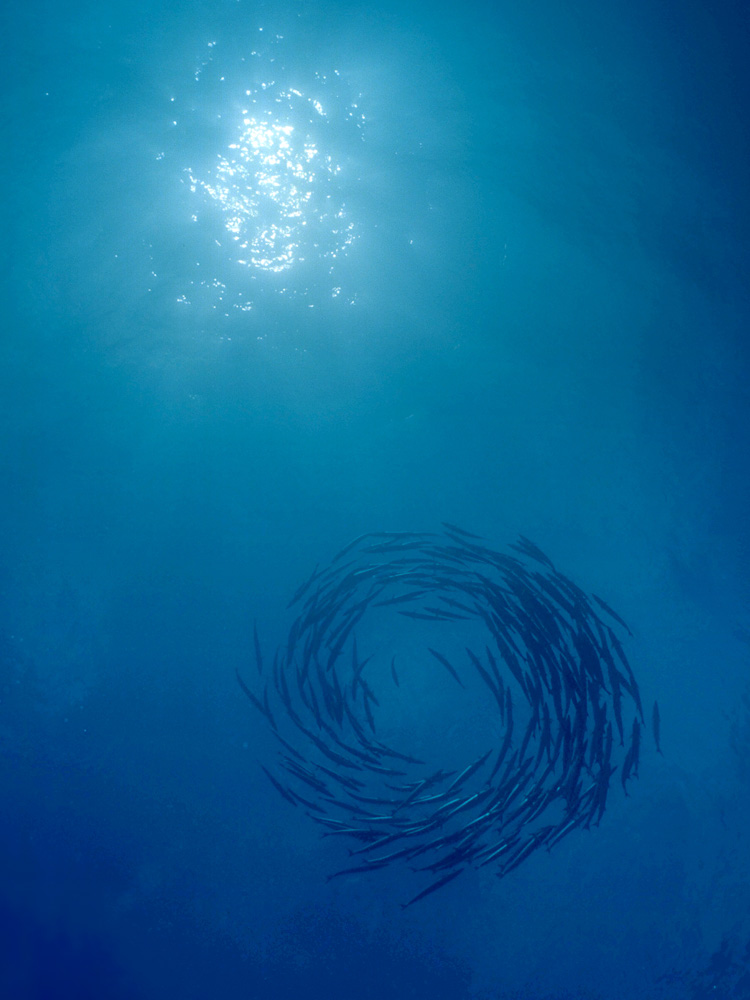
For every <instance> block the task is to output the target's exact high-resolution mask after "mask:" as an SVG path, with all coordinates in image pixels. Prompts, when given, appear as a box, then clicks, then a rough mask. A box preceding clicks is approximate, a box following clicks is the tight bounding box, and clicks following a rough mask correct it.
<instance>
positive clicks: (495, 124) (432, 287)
mask: <svg viewBox="0 0 750 1000" xmlns="http://www.w3.org/2000/svg"><path fill="white" fill-rule="evenodd" d="M2 21H3V38H4V54H3V59H2V67H1V68H0V73H1V74H2V96H1V103H0V115H1V116H2V137H3V138H2V155H1V157H0V170H1V175H2V191H3V196H4V197H3V208H2V230H1V231H2V240H1V241H0V247H1V248H2V249H1V252H2V271H1V274H2V277H1V279H0V280H1V281H2V300H1V305H0V309H1V311H0V315H1V316H2V321H0V421H1V428H2V432H1V437H0V463H1V466H0V483H1V484H2V488H1V490H0V545H1V551H2V561H1V563H0V565H1V567H2V569H1V575H0V598H1V600H0V794H1V798H0V872H1V875H0V996H2V997H3V998H5V997H8V998H9V1000H42V998H43V1000H51V998H58V997H59V998H63V997H64V998H68V997H71V998H77V1000H88V998H97V1000H98V998H102V997H109V998H118V1000H119V998H123V1000H124V998H127V1000H130V998H139V1000H140V998H143V1000H152V998H154V1000H155V998H163V997H180V998H204V997H222V998H224V997H226V998H231V1000H233V998H240V997H241V998H245V997H247V998H253V1000H287V998H298V997H305V998H326V1000H350V998H353V997H357V998H363V1000H370V998H373V1000H375V998H378V1000H380V998H386V997H395V998H423V997H430V998H434V1000H469V998H471V1000H510V998H513V1000H521V998H523V1000H552V998H555V1000H563V998H571V1000H572V998H587V1000H623V998H628V1000H630V998H649V1000H650V998H654V1000H657V998H668V1000H672V998H675V1000H681V998H693V1000H694V998H696V997H708V996H712V997H713V996H717V997H722V998H725V997H727V998H729V997H732V998H740V997H741V998H747V997H750V840H749V839H748V837H747V829H748V823H749V821H750V765H749V764H748V761H749V760H750V702H749V701H748V692H749V691H750V586H749V585H748V570H747V567H748V564H749V563H750V519H749V518H748V509H749V508H750V489H749V487H750V463H749V462H748V455H749V454H750V401H749V398H748V389H747V386H748V382H749V378H748V376H749V375H750V340H749V339H748V319H749V318H750V308H749V306H748V292H747V289H748V287H749V286H748V273H747V272H748V251H747V240H748V221H749V218H748V210H749V208H750V198H749V195H748V187H747V182H746V177H747V170H748V162H749V160H748V153H749V149H748V147H749V145H750V134H749V129H748V98H749V96H750V74H749V73H748V70H747V57H748V13H747V8H746V7H745V5H740V4H736V5H732V4H731V3H717V4H713V5H708V6H706V5H702V4H698V3H685V2H677V0H665V2H664V3H661V4H648V3H645V2H635V3H633V2H629V3H625V2H617V3H614V4H604V5H603V4H601V3H594V2H589V0H585V2H583V3H575V4H559V3H554V2H539V3H536V2H532V3H528V4H517V3H514V4H511V3H492V4H485V3H478V2H472V0H470V2H469V3H466V4H462V5H457V6H455V7H453V6H449V5H444V4H439V5H436V4H434V3H430V4H417V3H399V4H395V3H394V4H384V5H375V6H373V5H366V4H354V3H351V4H347V3H336V2H333V0H332V2H330V3H323V2H312V0H311V2H304V3H288V4H282V3H256V4H253V3H250V2H248V0H237V2H234V0H233V2H229V0H214V2H199V0H195V2H182V3H172V4H170V3H161V2H149V3H145V2H135V3H127V4H122V5H117V4H115V3H107V2H105V3H96V4H95V3H83V2H75V3H72V4H59V3H54V4H53V3H49V2H42V0H30V2H28V3H24V4H14V5H12V6H10V5H6V9H5V10H4V11H3V14H2ZM261 29H262V30H261ZM253 102H254V103H253ZM315 102H317V105H316V103H315ZM243 123H244V124H243ZM285 128H287V129H291V131H287V132H284V131H283V130H284V129H285ZM243 130H244V131H243ZM243 136H244V137H243ZM283 143H286V145H283ZM274 157H275V159H274ZM221 158H223V161H222V159H221ZM222 163H223V165H222ZM193 189H194V190H193ZM235 237H237V238H235ZM444 520H448V521H453V522H456V523H458V524H459V525H462V526H463V527H465V528H466V529H468V530H471V531H475V532H478V533H480V534H482V535H484V536H485V537H486V538H487V539H488V543H489V544H491V545H492V546H493V547H497V548H503V547H504V546H505V545H507V543H509V542H511V541H513V539H515V538H516V537H517V536H518V534H519V533H522V534H524V535H526V536H528V537H530V538H532V539H534V540H535V541H536V542H537V543H538V544H539V545H540V546H541V547H542V548H543V549H544V550H545V552H547V553H548V554H549V555H550V556H551V557H552V558H554V560H555V563H556V565H557V566H558V567H559V568H560V569H561V571H562V572H564V573H565V574H566V575H568V576H570V577H571V578H572V579H574V580H575V581H576V582H577V583H578V584H579V585H580V586H581V587H583V588H584V589H585V590H587V591H594V592H595V593H597V594H600V595H602V596H603V597H605V598H606V600H607V601H608V602H609V603H610V604H611V605H612V606H613V607H614V608H616V609H617V610H618V612H619V613H620V614H621V615H623V616H624V617H625V618H626V619H627V620H628V622H629V623H630V624H631V626H632V629H633V632H634V636H633V638H632V639H629V641H628V644H627V651H628V655H629V657H630V661H631V663H632V665H633V669H634V671H635V673H636V675H637V677H638V680H639V682H640V686H641V691H642V693H643V697H644V702H646V703H647V705H648V706H650V705H651V703H652V702H653V700H654V699H658V701H659V704H660V706H661V716H662V745H663V749H664V758H663V759H662V758H661V757H659V756H657V755H656V754H655V753H654V747H653V743H652V741H650V740H648V741H644V749H643V759H642V762H641V768H640V780H639V781H638V782H636V783H634V784H632V785H631V786H630V788H629V792H630V794H629V797H625V796H624V795H623V793H622V788H621V786H620V783H619V782H618V781H617V780H614V781H613V787H612V792H611V795H610V799H609V803H608V807H607V812H606V814H605V817H604V819H603V821H602V823H601V825H600V826H599V827H598V828H592V829H591V830H588V831H586V830H576V831H574V832H573V833H572V834H571V835H570V836H568V837H567V838H566V839H564V840H563V841H561V843H560V844H559V845H557V847H556V848H555V849H554V850H553V851H552V852H551V853H549V854H548V853H546V852H538V853H537V854H535V855H533V856H532V857H531V858H529V859H528V861H527V862H526V863H525V864H522V865H520V866H519V867H518V868H517V869H516V870H515V871H513V872H512V873H510V874H509V875H508V876H507V877H506V878H503V879H498V878H496V877H495V875H494V873H493V870H492V869H491V868H483V869H481V870H480V871H479V872H471V871H470V872H467V873H465V874H464V875H463V876H462V877H461V878H460V879H458V880H456V881H455V882H454V883H452V884H451V885H450V886H447V887H446V888H445V889H444V890H442V891H441V892H438V893H435V894H434V895H432V896H431V897H429V898H428V899H425V900H424V901H422V902H421V903H420V904H419V905H415V906H414V907H413V908H410V909H408V910H406V911H404V912H402V910H401V908H400V906H399V903H401V902H403V901H404V899H405V898H408V897H409V896H411V895H412V894H413V892H414V886H413V884H412V882H411V881H409V880H408V876H410V873H408V871H407V872H404V870H403V869H398V868H394V869H392V870H391V869H384V870H382V871H378V872H374V873H372V874H368V875H367V876H353V877H351V878H349V879H343V878H342V879H336V880H335V881H333V882H331V883H326V881H325V876H326V875H327V874H328V873H330V872H331V871H333V870H336V868H340V867H342V865H343V863H345V862H346V860H347V858H348V855H347V852H346V848H345V847H344V846H343V845H342V844H341V843H335V842H334V840H335V838H330V839H321V837H320V830H319V828H317V827H316V826H315V825H314V824H313V823H311V822H309V821H308V820H307V819H306V818H305V817H304V816H303V815H302V814H301V812H300V811H299V810H294V809H292V808H291V807H290V806H289V805H288V804H287V803H286V802H284V801H283V800H281V799H280V798H279V796H278V795H277V794H276V793H275V791H274V789H273V788H272V787H271V786H270V784H269V783H268V782H267V781H266V779H265V777H264V775H263V773H262V771H261V770H260V768H259V766H258V761H259V760H268V758H269V756H271V755H273V754H275V753H276V750H275V748H274V746H273V744H272V738H271V736H270V735H269V733H268V731H267V729H266V728H264V727H263V726H262V725H261V721H262V720H260V719H259V717H258V715H257V714H256V713H255V712H254V711H253V709H252V706H250V705H249V703H248V702H247V700H246V699H245V698H244V697H243V695H242V692H241V691H240V689H239V687H238V685H237V682H236V679H235V669H237V668H239V669H241V670H243V671H247V670H248V669H251V668H252V658H253V654H252V649H253V621H254V620H257V623H258V631H259V634H260V637H261V641H262V643H263V645H264V648H265V649H266V651H267V655H269V656H270V655H271V653H272V651H273V649H274V647H275V646H276V645H278V644H280V643H283V642H284V641H285V629H287V628H288V618H287V617H286V616H285V614H286V613H285V610H284V609H285V606H286V604H287V601H288V600H289V598H290V597H291V595H292V594H293V593H294V591H295V589H296V588H297V587H298V586H299V584H300V583H301V582H302V581H303V580H305V579H306V578H307V577H308V576H309V574H310V573H311V571H312V570H313V568H314V566H315V565H316V564H317V563H321V564H322V565H325V564H326V563H327V562H328V561H329V560H330V559H331V558H332V557H333V555H334V554H335V553H336V552H337V551H338V550H339V549H340V548H341V547H342V546H343V545H345V544H346V543H347V542H348V541H350V540H351V539H352V538H354V537H355V536H357V535H359V534H361V533H362V532H367V531H381V530H397V531H405V530H434V529H436V528H437V527H438V526H439V524H440V522H441V521H444ZM389 641H390V636H387V635H386V636H384V637H383V644H384V646H387V645H388V643H389ZM408 709H409V711H410V712H411V713H413V717H414V725H415V728H416V727H418V728H419V731H420V732H424V731H429V729H430V726H431V718H430V714H429V713H430V706H429V703H428V702H423V701H421V700H420V701H417V702H416V703H414V704H413V705H411V706H408ZM466 724H467V720H465V719H464V720H461V719H460V718H459V720H458V722H457V725H464V726H466ZM469 724H470V722H469ZM434 735H435V744H436V747H440V749H441V751H442V752H444V751H445V749H446V745H447V746H448V748H450V739H447V740H446V736H445V733H444V732H443V731H442V730H440V729H439V727H438V726H437V724H436V726H435V734H434Z"/></svg>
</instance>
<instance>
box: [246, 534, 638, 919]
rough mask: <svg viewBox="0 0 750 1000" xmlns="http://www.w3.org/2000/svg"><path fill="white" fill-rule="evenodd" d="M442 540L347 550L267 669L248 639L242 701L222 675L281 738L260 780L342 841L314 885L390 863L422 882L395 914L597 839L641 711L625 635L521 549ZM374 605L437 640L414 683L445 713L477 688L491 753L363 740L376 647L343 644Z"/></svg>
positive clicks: (300, 594) (537, 553) (623, 775)
mask: <svg viewBox="0 0 750 1000" xmlns="http://www.w3.org/2000/svg"><path fill="white" fill-rule="evenodd" d="M443 527H444V530H443V531H442V532H440V533H434V532H433V533H413V532H373V533H369V534H367V535H363V536H361V537H360V538H358V539H356V540H355V541H354V542H352V543H351V544H350V545H347V546H346V547H345V548H344V549H342V550H341V552H339V553H338V554H337V555H336V556H335V557H334V559H333V560H332V562H331V563H330V565H329V566H327V567H325V568H324V569H322V570H318V569H317V568H316V571H315V572H314V573H313V575H312V576H311V577H310V579H309V580H307V581H306V582H305V583H304V584H303V585H302V586H301V587H300V588H299V590H298V591H297V593H296V594H295V595H294V597H293V598H292V600H291V601H290V605H289V606H290V607H293V608H294V609H295V613H296V618H294V621H293V623H292V625H291V628H290V631H289V635H288V637H287V640H286V642H285V643H284V644H283V645H282V646H280V647H279V649H278V650H277V652H276V656H275V658H274V662H273V664H272V665H271V666H270V667H267V668H266V669H265V670H264V667H263V657H262V652H261V647H260V643H259V641H258V634H257V631H256V632H255V656H256V664H257V669H258V686H257V687H256V688H255V691H253V690H251V689H250V687H249V686H248V684H247V683H246V681H245V680H243V678H242V677H241V676H240V675H239V674H238V679H239V681H240V684H241V686H242V688H243V690H244V692H245V694H246V695H247V697H248V698H249V699H250V700H251V701H252V703H253V705H254V706H255V708H256V709H257V710H258V711H259V712H261V713H262V715H263V716H264V717H265V718H266V720H267V722H268V723H269V725H270V726H271V728H272V731H273V733H274V734H275V736H276V737H277V739H278V741H279V756H278V760H277V761H276V762H275V766H274V767H273V768H272V769H268V768H265V767H264V768H263V769H264V771H265V773H266V774H267V776H268V778H269V779H270V780H271V782H272V783H273V785H274V787H275V788H276V789H277V791H278V792H279V793H280V794H281V795H282V796H283V797H284V798H285V799H286V800H287V801H288V802H289V803H290V805H294V806H297V807H299V808H302V809H303V810H304V811H305V812H306V813H307V815H308V816H309V817H310V818H311V819H312V820H314V821H315V822H316V823H318V824H320V825H321V826H322V827H323V828H324V832H325V834H326V835H329V836H335V837H340V838H343V839H344V840H345V841H347V842H348V845H349V847H350V851H349V853H350V855H351V858H350V863H349V865H348V866H347V867H346V868H343V869H342V870H341V871H339V872H335V873H333V874H332V875H331V876H330V878H334V877H336V876H344V875H347V874H350V873H355V872H370V871H375V870H377V869H379V868H382V867H384V866H386V865H390V864H394V863H399V862H400V863H405V864H407V865H408V866H409V867H411V868H412V869H413V870H415V871H418V872H421V873H423V878H424V879H425V880H426V881H428V884H427V886H426V887H425V888H423V889H421V891H419V892H418V893H417V894H416V895H415V896H414V897H413V899H410V900H409V901H408V902H407V903H404V904H402V905H404V906H408V905H410V904H411V903H414V902H416V901H417V900H419V899H422V898H424V897H425V896H427V895H429V894H430V893H432V892H433V891H435V890H437V889H440V888H441V887H442V886H444V885H446V884H447V883H448V882H450V881H452V880H453V879H454V878H456V876H458V875H460V874H461V872H462V871H464V870H465V869H466V868H467V867H469V866H471V867H474V868H483V867H485V866H493V867H494V868H495V870H496V872H497V874H498V875H499V876H503V875H506V874H507V873H508V872H510V871H512V870H513V869H514V868H516V867H517V866H518V865H520V864H521V863H522V862H523V861H524V860H526V859H527V858H528V857H529V856H530V855H532V854H533V853H534V852H535V851H538V850H539V849H540V848H546V849H547V850H550V849H551V848H552V847H553V846H554V845H555V844H556V843H557V842H558V841H559V840H561V839H562V838H563V837H565V836H566V835H567V834H569V833H570V832H571V831H573V830H574V829H575V828H577V827H586V828H588V827H590V826H591V825H598V823H599V822H600V820H601V819H602V816H603V814H604V812H605V809H606V803H607V794H608V790H609V786H610V781H611V779H612V776H613V775H614V773H615V772H616V771H617V770H618V769H619V777H620V781H621V783H622V786H623V788H624V789H626V790H627V783H628V781H629V780H630V779H631V778H632V777H634V776H637V772H638V760H639V750H640V736H641V725H642V722H643V711H642V706H641V700H640V695H639V691H638V685H637V683H636V681H635V678H634V676H633V673H632V670H631V668H630V666H629V664H628V660H627V657H626V655H625V652H624V650H623V647H622V644H621V641H620V638H619V635H618V633H620V634H622V633H623V632H629V629H628V628H627V626H626V625H625V623H624V622H623V620H622V619H621V618H620V617H619V615H617V614H616V612H614V611H613V610H612V609H611V608H610V607H609V606H608V605H607V604H606V603H605V602H604V601H603V600H602V599H601V598H598V597H596V596H595V595H587V594H586V593H584V591H583V590H581V589H580V588H579V587H578V586H577V585H576V584H575V583H573V582H572V581H571V580H569V579H568V578H567V577H565V576H564V575H563V574H561V573H560V572H558V571H557V570H556V569H555V567H554V565H553V563H552V561H551V560H550V559H549V558H548V557H547V556H546V555H545V554H544V553H543V552H542V551H541V550H540V549H539V548H538V547H537V546H536V545H534V544H533V543H532V542H530V541H529V540H528V539H526V538H524V537H523V536H521V538H520V539H519V541H518V542H517V543H515V544H513V545H511V546H510V547H509V551H507V552H497V551H494V550H493V549H491V548H488V547H486V546H485V545H484V544H483V542H482V539H481V538H479V537H478V536H476V535H473V534H471V533H469V532H467V531H464V530H463V529H461V528H458V527H457V526H455V525H450V524H445V525H444V526H443ZM376 609H377V613H378V614H382V613H383V609H385V610H386V611H387V612H388V613H389V614H392V615H395V616H399V621H400V622H401V623H403V622H404V619H411V620H412V621H413V622H416V623H417V625H418V627H419V628H420V629H422V630H424V629H428V630H429V636H430V639H431V638H432V635H433V634H434V635H435V636H436V637H437V638H435V639H434V640H433V641H428V642H427V643H426V644H425V648H424V651H423V652H424V655H423V658H422V669H423V670H424V669H425V668H428V669H429V670H430V671H434V684H435V685H455V696H456V697H455V699H454V700H455V702H456V705H457V708H456V711H460V707H461V698H460V697H459V693H460V689H466V686H467V684H469V685H474V686H477V685H478V689H479V696H480V697H481V698H483V699H484V701H485V703H486V704H487V705H488V706H489V707H490V708H491V709H492V712H493V713H494V716H495V717H496V731H497V732H498V733H500V734H501V735H500V737H499V738H498V739H497V740H496V745H493V746H491V747H490V748H489V749H488V750H487V751H486V752H482V753H481V754H480V755H479V756H476V757H475V758H474V759H468V760H461V761H458V762H456V763H453V762H452V764H451V768H450V769H445V768H444V767H441V768H440V769H438V770H435V768H434V766H433V767H430V765H429V762H428V761H425V760H423V759H422V758H421V757H417V756H416V755H415V754H414V753H412V752H409V750H410V748H409V747H408V746H406V747H405V746H398V745H391V744H392V743H395V741H394V740H393V739H391V740H388V741H387V740H385V739H382V738H380V737H379V728H378V708H379V704H380V702H379V698H378V694H379V691H378V690H376V689H375V688H374V687H373V685H372V683H371V680H370V677H371V672H372V669H373V666H372V662H373V656H374V655H376V657H379V658H380V659H381V660H382V659H383V651H382V649H381V650H380V651H379V652H377V654H371V655H369V656H367V655H363V653H366V652H367V650H363V649H361V648H358V646H357V629H358V627H359V628H360V630H362V629H364V628H365V626H366V622H367V616H368V614H369V615H371V614H373V613H375V611H376ZM433 623H434V624H433ZM438 623H443V624H438ZM445 623H447V624H448V625H449V626H451V627H453V626H455V627H456V628H458V627H459V626H460V628H461V629H462V633H461V634H462V635H466V636H468V637H469V643H470V644H467V645H466V646H465V651H464V650H462V653H461V656H460V657H459V656H457V655H456V654H455V653H453V654H452V655H450V656H449V655H446V654H445V652H444V651H443V650H441V649H436V648H434V646H435V645H439V637H440V635H441V632H440V629H441V628H443V627H444V625H445ZM433 642H434V644H433ZM387 659H388V662H389V670H387V671H386V672H385V673H384V669H383V666H382V664H381V668H380V670H379V672H378V676H379V677H380V678H381V682H382V678H383V677H384V676H386V674H387V675H388V677H389V682H390V683H391V684H392V685H393V687H394V689H395V688H398V689H399V694H400V693H401V692H402V691H403V688H404V685H403V684H402V683H401V682H400V681H399V673H398V669H397V664H396V662H395V659H394V658H393V657H391V655H390V651H389V655H388V657H387ZM402 680H403V677H402ZM431 683H432V681H431ZM254 686H255V685H254ZM381 697H382V692H381ZM405 735H406V737H408V734H405ZM433 765H434V762H433Z"/></svg>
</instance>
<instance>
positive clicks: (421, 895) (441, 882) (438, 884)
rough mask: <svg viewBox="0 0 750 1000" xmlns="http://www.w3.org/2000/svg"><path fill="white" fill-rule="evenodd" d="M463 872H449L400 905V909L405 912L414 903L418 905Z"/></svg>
mask: <svg viewBox="0 0 750 1000" xmlns="http://www.w3.org/2000/svg"><path fill="white" fill-rule="evenodd" d="M464 870H465V869H463V868H459V869H457V870H456V871H454V872H451V873H450V874H449V875H444V876H443V878H439V879H438V880H437V882H433V883H432V885H428V886H427V888H426V889H423V890H422V891H421V892H418V893H417V895H416V896H414V897H413V898H412V899H410V900H409V902H408V903H402V904H401V909H402V910H405V909H406V908H407V907H409V906H412V905H413V904H414V903H418V902H419V900H420V899H424V898H425V897H426V896H429V895H430V894H431V893H433V892H436V891H437V890H438V889H442V888H443V886H446V885H448V883H449V882H452V881H453V879H454V878H458V876H459V875H460V874H461V872H463V871H464Z"/></svg>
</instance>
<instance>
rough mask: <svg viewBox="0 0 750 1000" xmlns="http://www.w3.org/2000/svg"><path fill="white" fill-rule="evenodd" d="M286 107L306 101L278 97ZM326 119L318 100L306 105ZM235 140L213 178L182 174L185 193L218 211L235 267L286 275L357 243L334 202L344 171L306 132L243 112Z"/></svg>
mask: <svg viewBox="0 0 750 1000" xmlns="http://www.w3.org/2000/svg"><path fill="white" fill-rule="evenodd" d="M279 100H280V103H283V104H286V106H287V108H288V109H289V110H293V109H294V105H295V102H299V101H305V98H304V97H303V96H302V94H301V93H300V92H299V91H298V90H289V91H286V92H282V93H281V94H280V95H279ZM307 103H308V104H309V105H310V106H311V107H312V108H313V109H314V112H315V113H316V114H317V115H319V116H321V117H324V115H325V112H324V111H323V108H322V106H321V105H320V103H319V102H318V101H315V100H310V101H309V102H307ZM242 114H243V118H242V122H241V124H240V126H239V129H238V136H237V141H236V142H233V143H230V145H229V148H228V150H227V151H226V153H224V154H220V155H219V156H218V158H217V164H216V167H215V169H214V170H213V171H212V176H211V177H209V178H207V179H200V178H198V177H196V176H195V175H194V173H193V172H192V171H191V170H188V171H187V174H188V177H189V180H190V189H191V191H193V192H196V193H198V192H199V193H202V194H204V195H207V196H208V197H209V198H210V199H212V200H213V201H214V202H216V203H217V205H218V207H219V208H220V209H221V211H222V213H223V221H224V227H225V229H226V231H227V233H228V234H229V236H230V237H231V240H232V241H233V243H234V244H235V248H234V252H235V259H236V261H237V262H238V263H239V264H242V265H244V266H247V267H251V268H255V269H257V270H261V271H276V272H278V271H286V270H288V269H289V268H291V267H293V266H294V264H296V263H298V262H301V261H303V260H305V259H306V258H307V257H309V256H311V255H312V256H319V257H322V258H333V257H336V256H337V255H338V254H340V253H342V252H343V251H344V250H345V249H346V248H347V247H348V246H349V245H350V244H351V242H352V241H353V239H354V224H353V222H351V221H350V220H349V219H347V217H346V210H345V206H344V204H343V202H342V201H341V200H340V198H337V197H336V195H337V191H336V187H335V183H334V182H335V180H336V177H337V176H338V174H339V173H340V172H341V167H340V166H339V165H338V164H336V163H335V162H334V161H333V158H332V157H331V156H330V155H326V154H325V153H323V152H322V151H321V150H320V149H319V148H318V145H317V143H316V141H315V140H314V139H313V138H311V137H310V136H309V135H308V134H305V130H304V129H301V128H299V127H297V126H295V125H292V124H289V123H288V121H286V120H285V119H284V118H283V117H282V116H281V115H279V116H278V117H276V118H272V117H271V116H269V115H257V116H256V115H254V114H253V113H252V111H251V110H249V109H244V110H243V112H242Z"/></svg>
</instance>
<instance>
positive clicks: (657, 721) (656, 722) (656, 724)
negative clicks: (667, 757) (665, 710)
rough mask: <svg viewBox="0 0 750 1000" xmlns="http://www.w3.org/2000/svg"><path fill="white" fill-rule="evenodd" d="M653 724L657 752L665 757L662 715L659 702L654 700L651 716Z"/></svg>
mask: <svg viewBox="0 0 750 1000" xmlns="http://www.w3.org/2000/svg"><path fill="white" fill-rule="evenodd" d="M651 725H652V728H653V732H654V743H655V744H656V752H657V753H658V754H661V756H662V757H663V756H664V754H663V753H662V752H661V716H660V715H659V703H658V702H656V701H655V702H654V708H653V712H652V716H651Z"/></svg>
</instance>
